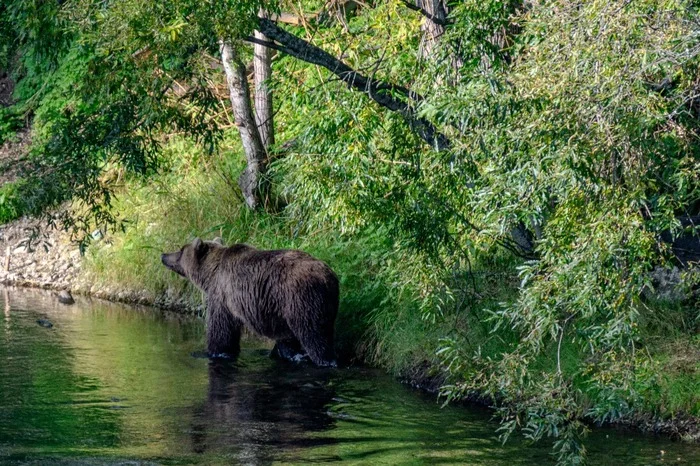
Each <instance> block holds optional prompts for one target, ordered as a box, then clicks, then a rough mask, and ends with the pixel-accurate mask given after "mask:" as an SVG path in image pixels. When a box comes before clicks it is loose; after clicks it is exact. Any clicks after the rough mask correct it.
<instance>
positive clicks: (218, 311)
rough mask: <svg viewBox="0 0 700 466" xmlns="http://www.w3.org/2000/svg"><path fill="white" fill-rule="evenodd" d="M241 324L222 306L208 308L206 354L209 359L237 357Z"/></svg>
mask: <svg viewBox="0 0 700 466" xmlns="http://www.w3.org/2000/svg"><path fill="white" fill-rule="evenodd" d="M242 325H243V323H242V322H241V321H240V320H239V319H238V318H236V317H234V316H233V314H231V312H230V311H229V310H228V309H226V308H225V307H223V306H211V305H210V306H208V309H207V353H209V357H210V358H221V357H230V358H235V357H238V353H240V351H241V327H242Z"/></svg>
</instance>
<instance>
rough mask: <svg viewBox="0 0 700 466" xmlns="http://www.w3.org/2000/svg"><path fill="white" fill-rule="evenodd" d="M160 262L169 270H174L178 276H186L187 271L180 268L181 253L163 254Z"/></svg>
mask: <svg viewBox="0 0 700 466" xmlns="http://www.w3.org/2000/svg"><path fill="white" fill-rule="evenodd" d="M160 261H161V262H162V263H163V265H164V266H166V267H167V268H168V269H170V270H172V271H173V272H175V273H177V274H178V275H182V276H183V277H184V276H185V271H184V270H183V269H182V267H180V253H177V252H171V253H163V254H161V255H160Z"/></svg>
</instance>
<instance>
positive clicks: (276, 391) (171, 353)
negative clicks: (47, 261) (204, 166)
mask: <svg viewBox="0 0 700 466" xmlns="http://www.w3.org/2000/svg"><path fill="white" fill-rule="evenodd" d="M37 319H47V320H49V321H50V322H52V323H53V327H52V328H45V327H42V326H40V325H39V324H37ZM203 347H204V324H203V322H202V321H201V320H199V319H194V318H187V317H182V316H179V315H176V314H171V313H166V312H160V311H157V310H153V309H146V308H135V307H129V306H122V305H116V304H110V303H105V302H101V301H90V300H84V299H79V300H78V303H77V304H75V305H73V306H64V305H61V304H58V303H57V301H56V300H55V299H54V298H53V297H52V295H51V294H49V293H46V292H41V291H30V290H19V289H2V288H0V464H3V465H5V464H8V465H19V464H31V465H47V464H48V465H69V464H70V465H72V464H78V465H93V464H97V465H104V464H109V465H116V464H119V465H132V464H212V465H214V464H302V463H304V464H309V463H310V464H317V463H336V462H337V463H343V464H372V465H376V464H466V465H532V464H536V465H546V464H553V460H552V458H551V456H550V455H549V447H550V446H549V445H547V444H546V443H544V444H538V445H530V444H528V443H527V442H525V441H523V440H515V441H512V442H509V443H507V444H506V445H501V443H500V442H499V441H498V439H497V438H496V435H495V429H496V427H497V424H496V423H495V422H494V421H493V420H492V419H491V413H490V412H489V411H488V410H486V409H481V408H474V407H464V406H448V407H445V408H441V406H440V404H439V402H437V401H436V400H435V398H434V397H432V396H429V395H426V394H423V393H421V392H418V391H415V390H411V389H410V388H408V387H406V386H404V385H401V384H400V383H398V382H397V381H396V380H394V379H392V378H391V377H389V376H387V375H385V374H383V373H382V372H381V371H379V370H376V369H369V368H349V369H316V368H312V367H308V366H293V365H286V364H281V363H278V362H275V361H272V360H270V359H269V356H268V355H269V348H270V346H269V344H267V343H265V342H261V341H257V340H253V339H248V340H246V341H244V348H243V351H242V355H241V357H240V358H239V360H238V361H236V362H235V363H234V362H210V361H209V360H207V359H203V358H196V357H193V356H192V354H193V353H196V352H198V351H200V352H201V351H202V349H203ZM588 447H589V450H590V452H591V456H590V458H591V461H590V462H591V464H620V465H626V466H632V465H654V464H695V465H697V464H700V448H699V447H698V446H695V445H688V444H683V443H676V442H670V441H667V440H664V439H659V438H654V437H651V436H642V435H638V434H635V433H629V432H623V431H619V430H613V429H601V430H596V431H595V432H594V433H593V434H592V435H591V436H590V439H589V442H588ZM661 450H663V451H664V452H665V453H664V454H661Z"/></svg>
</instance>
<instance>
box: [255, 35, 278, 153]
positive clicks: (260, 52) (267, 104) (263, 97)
mask: <svg viewBox="0 0 700 466" xmlns="http://www.w3.org/2000/svg"><path fill="white" fill-rule="evenodd" d="M255 38H256V39H259V40H261V41H263V42H266V41H267V37H265V36H264V35H263V34H262V33H260V32H257V31H256V32H255ZM272 52H273V51H272V50H271V49H269V48H267V47H265V46H264V45H260V44H254V47H253V67H254V69H255V74H254V76H255V79H254V82H255V122H256V123H257V126H258V132H259V133H260V139H261V141H262V145H263V147H264V148H265V152H266V153H268V154H269V151H270V147H271V146H272V145H273V144H274V143H275V127H274V124H273V123H274V120H273V117H272V90H271V89H270V86H269V85H270V79H271V78H272Z"/></svg>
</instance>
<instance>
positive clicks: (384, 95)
mask: <svg viewBox="0 0 700 466" xmlns="http://www.w3.org/2000/svg"><path fill="white" fill-rule="evenodd" d="M258 31H259V32H260V33H262V34H263V35H264V36H266V37H267V38H268V39H270V41H267V42H265V41H260V40H258V39H256V38H255V37H248V38H247V39H246V40H247V41H248V42H251V43H256V44H263V45H265V46H267V47H269V48H272V49H275V50H278V51H280V52H283V53H286V54H288V55H291V56H293V57H295V58H298V59H299V60H302V61H305V62H307V63H311V64H314V65H318V66H322V67H324V68H326V69H327V70H328V71H330V72H331V73H333V74H335V75H336V76H338V78H340V79H341V80H342V81H343V82H345V83H346V84H347V85H348V86H349V87H351V88H353V89H356V90H358V91H361V92H364V93H366V94H367V95H368V97H369V98H371V99H372V100H374V101H375V102H376V103H378V104H379V105H381V106H382V107H384V108H387V109H389V110H391V111H394V112H398V113H400V114H401V115H403V117H404V118H405V119H406V121H407V122H408V123H409V125H410V126H411V128H412V129H413V131H415V132H416V134H418V136H420V137H421V139H423V140H424V141H426V142H427V143H428V144H430V145H431V146H433V147H435V148H436V149H437V150H445V149H448V148H449V147H450V145H451V143H450V140H449V139H448V138H447V137H446V136H445V135H443V134H442V133H440V131H438V129H437V128H436V127H435V126H434V125H433V124H432V123H431V122H430V121H428V120H426V119H425V118H421V117H419V116H418V115H417V114H416V111H415V109H414V108H413V107H412V106H411V105H410V104H409V102H410V101H413V102H420V101H421V100H423V97H422V96H420V95H419V94H417V93H415V92H413V91H411V90H410V89H407V88H405V87H403V86H399V85H395V84H390V83H385V82H382V81H378V80H375V79H373V78H371V77H368V76H365V75H363V74H362V73H360V72H358V71H356V70H354V69H352V68H351V67H350V66H348V65H347V64H345V63H344V62H342V61H341V60H339V59H337V58H336V57H334V56H333V55H331V54H330V53H328V52H326V51H325V50H323V49H321V48H319V47H317V46H315V45H313V44H311V43H309V42H307V41H305V40H303V39H300V38H299V37H297V36H295V35H294V34H291V33H289V32H287V31H285V30H284V29H282V28H281V27H279V26H278V25H277V24H276V23H275V22H274V21H271V20H269V19H266V18H260V19H259V22H258ZM271 41H274V42H271ZM397 94H398V95H400V96H402V97H404V98H405V99H406V100H402V99H400V98H398V97H397Z"/></svg>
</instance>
